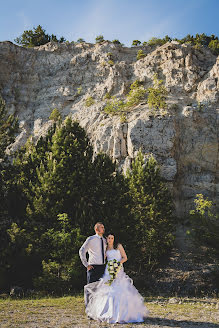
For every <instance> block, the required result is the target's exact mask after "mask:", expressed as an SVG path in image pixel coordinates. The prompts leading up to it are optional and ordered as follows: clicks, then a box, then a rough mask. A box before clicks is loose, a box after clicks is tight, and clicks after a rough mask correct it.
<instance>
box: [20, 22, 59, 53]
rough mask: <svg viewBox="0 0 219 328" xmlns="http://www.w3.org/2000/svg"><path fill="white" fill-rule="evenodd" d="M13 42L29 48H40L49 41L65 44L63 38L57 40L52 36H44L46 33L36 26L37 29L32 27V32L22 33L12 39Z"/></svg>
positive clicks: (39, 26)
mask: <svg viewBox="0 0 219 328" xmlns="http://www.w3.org/2000/svg"><path fill="white" fill-rule="evenodd" d="M14 41H15V42H16V43H18V44H20V45H22V46H24V47H27V48H31V47H36V46H41V45H43V44H46V43H48V42H50V41H55V42H58V43H62V42H65V38H64V37H63V36H62V37H61V38H60V39H57V37H56V36H55V35H54V34H52V35H49V34H46V31H45V30H44V29H43V28H42V26H41V25H38V26H37V27H34V28H33V30H26V31H24V32H23V33H22V35H21V36H19V37H17V38H16V39H14Z"/></svg>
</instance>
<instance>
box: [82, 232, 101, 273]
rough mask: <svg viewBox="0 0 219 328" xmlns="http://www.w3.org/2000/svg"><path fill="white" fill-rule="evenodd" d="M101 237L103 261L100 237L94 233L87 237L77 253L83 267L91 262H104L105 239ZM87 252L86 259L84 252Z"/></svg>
mask: <svg viewBox="0 0 219 328" xmlns="http://www.w3.org/2000/svg"><path fill="white" fill-rule="evenodd" d="M102 238H103V249H104V263H103V258H102V244H101V237H100V236H99V235H98V234H96V235H93V236H90V237H88V238H87V239H86V240H85V242H84V243H83V245H82V246H81V248H80V249H79V255H80V258H81V262H82V263H83V265H84V266H85V267H87V266H88V265H92V264H105V252H106V247H107V244H106V239H105V238H104V237H102ZM87 252H88V255H89V258H88V261H87V259H86V253H87Z"/></svg>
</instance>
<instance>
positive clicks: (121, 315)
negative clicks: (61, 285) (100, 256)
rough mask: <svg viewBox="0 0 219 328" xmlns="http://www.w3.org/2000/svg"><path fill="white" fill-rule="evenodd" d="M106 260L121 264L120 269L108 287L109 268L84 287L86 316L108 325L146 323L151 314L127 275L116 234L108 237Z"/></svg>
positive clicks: (124, 255) (123, 254)
mask: <svg viewBox="0 0 219 328" xmlns="http://www.w3.org/2000/svg"><path fill="white" fill-rule="evenodd" d="M106 258H107V261H108V262H109V261H111V260H114V259H115V260H117V261H118V262H120V264H119V269H120V270H119V272H118V274H117V276H116V278H115V279H114V280H113V281H112V283H111V284H109V280H110V278H111V277H110V273H109V270H108V267H109V266H108V265H106V268H105V272H104V274H103V276H102V278H100V279H99V280H98V281H96V282H92V283H90V284H87V285H85V286H84V291H85V295H89V298H88V299H86V301H85V304H86V310H85V311H86V313H87V316H88V317H89V318H90V319H94V320H98V321H105V322H107V323H129V322H143V321H144V318H145V317H146V316H147V315H148V313H149V311H148V309H147V308H146V306H145V305H144V299H143V297H142V296H141V295H140V294H139V292H138V290H137V289H136V288H135V287H134V285H133V281H132V279H131V278H130V277H129V276H128V275H127V274H126V273H125V272H124V268H123V263H124V262H126V261H127V256H126V253H125V250H124V248H123V246H122V245H121V244H119V243H118V244H116V242H115V236H114V234H113V233H110V234H108V236H107V250H106Z"/></svg>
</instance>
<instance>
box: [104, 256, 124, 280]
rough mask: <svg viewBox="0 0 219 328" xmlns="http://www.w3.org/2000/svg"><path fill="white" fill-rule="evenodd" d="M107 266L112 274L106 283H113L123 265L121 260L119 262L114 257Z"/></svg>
mask: <svg viewBox="0 0 219 328" xmlns="http://www.w3.org/2000/svg"><path fill="white" fill-rule="evenodd" d="M107 266H108V272H109V275H110V280H108V281H107V282H106V284H108V285H111V284H112V282H113V281H114V280H115V279H116V276H117V274H118V273H119V271H120V269H121V265H120V262H118V261H117V260H116V259H114V260H110V261H108V263H107Z"/></svg>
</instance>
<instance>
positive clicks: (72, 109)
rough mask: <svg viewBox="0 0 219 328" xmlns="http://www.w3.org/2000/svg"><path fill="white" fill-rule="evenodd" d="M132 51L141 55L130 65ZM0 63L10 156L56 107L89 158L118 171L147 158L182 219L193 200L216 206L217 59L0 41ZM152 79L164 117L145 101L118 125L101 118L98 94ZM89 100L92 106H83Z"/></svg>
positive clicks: (195, 51) (181, 50)
mask: <svg viewBox="0 0 219 328" xmlns="http://www.w3.org/2000/svg"><path fill="white" fill-rule="evenodd" d="M139 49H142V50H143V52H144V54H145V55H146V56H145V57H144V58H142V59H140V60H137V59H136V56H137V52H138V50H139ZM109 53H111V54H110V55H109ZM109 57H110V59H111V60H112V61H113V62H109ZM0 59H1V60H0V92H1V94H2V97H3V98H4V99H5V101H6V105H7V109H8V111H9V112H10V113H15V114H16V115H18V117H19V123H20V128H21V132H20V134H19V135H18V136H17V138H16V142H15V143H14V145H13V146H12V148H11V150H12V151H13V150H15V149H17V148H18V147H20V146H21V145H23V144H24V143H25V142H26V140H27V138H28V137H29V136H30V135H33V137H34V139H35V140H37V139H38V138H39V136H40V135H43V134H45V132H46V131H47V129H48V127H49V126H50V125H51V123H52V122H51V121H50V120H49V116H50V114H51V112H52V110H53V109H54V108H57V109H59V111H60V112H61V114H62V117H63V118H64V117H66V116H67V115H70V116H72V117H73V118H75V119H77V120H78V121H79V122H80V124H81V125H82V126H83V127H85V129H86V131H87V133H88V135H89V137H90V139H91V142H92V144H93V146H94V149H95V152H96V153H97V152H99V151H104V152H106V153H108V154H109V155H110V156H112V157H113V158H114V159H115V160H117V162H118V163H119V165H120V167H121V168H123V169H124V170H126V168H127V167H129V165H130V163H131V160H132V159H133V158H134V157H135V155H136V152H137V151H138V150H139V148H140V147H141V148H142V150H143V152H144V153H153V154H154V156H155V158H156V159H157V161H158V162H159V163H160V165H161V173H162V175H163V177H164V178H165V179H166V181H167V183H168V185H169V187H170V190H171V191H172V193H173V195H174V202H175V208H176V214H177V216H179V217H182V216H185V215H186V214H187V213H188V211H189V209H191V208H192V207H193V200H194V197H195V195H196V194H197V193H203V194H204V195H205V196H208V197H209V199H210V200H212V201H213V203H214V204H216V205H217V206H219V202H218V199H219V151H218V148H219V147H218V139H219V138H218V136H219V129H218V123H219V91H218V90H219V88H218V87H219V79H218V78H219V57H216V56H215V55H213V54H212V53H211V52H210V50H209V49H207V48H204V47H201V48H194V47H193V46H191V45H189V44H182V45H181V44H179V43H178V42H176V41H172V42H168V43H166V44H164V45H163V46H159V47H151V46H144V47H131V48H127V47H123V46H121V45H116V44H113V43H111V42H108V41H105V42H102V43H97V44H91V43H79V44H67V43H61V44H58V43H55V42H49V43H47V44H46V45H43V46H39V47H35V48H23V47H19V46H16V45H14V44H13V43H11V42H9V41H4V42H0ZM154 73H158V77H159V78H160V79H162V80H163V81H164V84H165V86H166V88H167V90H168V92H169V95H168V99H167V103H168V108H167V110H166V111H162V110H158V111H156V112H154V111H153V110H151V109H149V107H148V104H147V102H146V100H145V101H144V102H142V103H141V104H140V105H138V106H136V107H135V108H133V110H132V111H131V112H130V113H129V114H128V118H127V121H126V122H121V120H120V118H119V117H118V116H109V115H107V114H106V113H105V112H104V111H103V109H104V106H105V104H106V100H105V99H104V96H105V95H106V93H110V94H111V95H112V96H116V97H118V98H120V99H123V98H124V97H125V95H126V94H127V93H128V92H129V87H130V85H131V83H133V82H134V81H136V80H139V81H142V82H143V85H144V87H145V88H148V87H150V86H152V80H153V75H154ZM90 96H92V97H93V99H94V101H95V102H94V104H93V105H91V106H89V107H87V106H86V105H85V102H86V99H87V98H88V97H90Z"/></svg>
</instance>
